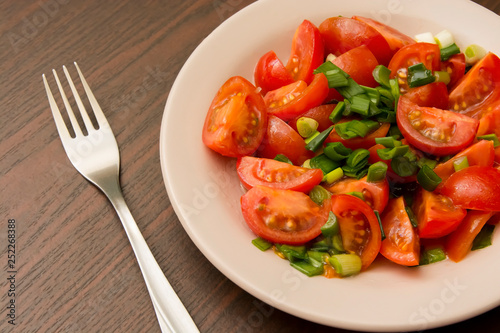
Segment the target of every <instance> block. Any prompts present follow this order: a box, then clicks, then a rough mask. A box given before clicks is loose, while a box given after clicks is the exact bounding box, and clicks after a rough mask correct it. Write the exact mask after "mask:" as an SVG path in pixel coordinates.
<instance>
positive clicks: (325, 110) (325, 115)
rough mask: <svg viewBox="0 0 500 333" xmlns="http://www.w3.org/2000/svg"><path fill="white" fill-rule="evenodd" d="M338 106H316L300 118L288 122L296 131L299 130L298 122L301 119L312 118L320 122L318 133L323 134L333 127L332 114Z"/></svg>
mask: <svg viewBox="0 0 500 333" xmlns="http://www.w3.org/2000/svg"><path fill="white" fill-rule="evenodd" d="M336 105H337V104H323V105H320V106H316V107H314V108H312V109H309V110H307V111H306V112H304V113H303V114H301V115H300V116H298V117H296V118H295V119H292V120H290V121H289V122H288V125H290V126H291V127H292V128H293V129H294V130H297V120H299V118H301V117H307V118H312V119H314V120H316V121H317V122H318V131H320V132H323V131H324V130H326V129H327V128H328V127H330V126H332V122H331V120H330V114H331V113H332V111H333V109H335V106H336Z"/></svg>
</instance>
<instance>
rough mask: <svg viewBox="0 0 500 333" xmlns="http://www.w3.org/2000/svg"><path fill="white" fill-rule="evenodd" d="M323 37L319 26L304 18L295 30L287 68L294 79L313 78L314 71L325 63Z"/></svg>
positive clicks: (306, 79)
mask: <svg viewBox="0 0 500 333" xmlns="http://www.w3.org/2000/svg"><path fill="white" fill-rule="evenodd" d="M324 50H325V47H324V44H323V38H322V37H321V34H320V33H319V30H318V28H317V27H316V26H315V25H314V24H312V23H311V22H309V21H308V20H304V21H303V22H302V24H301V25H300V26H299V27H298V28H297V30H296V31H295V35H294V37H293V42H292V52H291V54H290V58H289V59H288V63H287V64H286V68H287V70H288V72H289V73H290V74H291V75H292V77H293V78H294V80H302V81H306V82H307V83H308V84H309V83H311V81H312V80H313V71H314V70H315V69H316V68H317V67H318V66H319V65H321V64H322V63H323V61H324V59H325V56H324V52H325V51H324Z"/></svg>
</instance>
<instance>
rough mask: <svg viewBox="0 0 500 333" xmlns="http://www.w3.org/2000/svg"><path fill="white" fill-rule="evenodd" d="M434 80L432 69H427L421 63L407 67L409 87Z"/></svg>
mask: <svg viewBox="0 0 500 333" xmlns="http://www.w3.org/2000/svg"><path fill="white" fill-rule="evenodd" d="M435 80H436V78H435V77H434V75H432V71H430V70H428V69H427V68H426V67H425V65H424V64H423V63H418V64H415V65H412V66H410V67H408V86H410V88H415V87H420V86H423V85H426V84H429V83H432V82H434V81H435Z"/></svg>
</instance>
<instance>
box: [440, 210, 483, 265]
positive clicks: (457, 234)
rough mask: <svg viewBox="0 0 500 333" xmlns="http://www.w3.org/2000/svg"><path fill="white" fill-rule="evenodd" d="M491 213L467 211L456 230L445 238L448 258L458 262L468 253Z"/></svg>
mask: <svg viewBox="0 0 500 333" xmlns="http://www.w3.org/2000/svg"><path fill="white" fill-rule="evenodd" d="M492 215H493V212H481V211H474V210H469V211H468V212H467V215H466V216H465V218H464V219H463V221H462V223H460V225H459V226H458V228H457V230H455V231H454V232H452V233H451V234H450V235H448V237H446V242H445V247H444V248H445V250H446V253H447V254H448V257H449V258H450V259H451V260H453V261H454V262H459V261H460V260H462V259H463V258H465V256H466V255H467V254H468V253H469V252H470V250H471V248H472V243H473V242H474V238H476V236H477V234H478V233H479V232H480V231H481V229H482V228H483V226H484V225H485V224H486V222H488V220H489V219H490V217H491V216H492Z"/></svg>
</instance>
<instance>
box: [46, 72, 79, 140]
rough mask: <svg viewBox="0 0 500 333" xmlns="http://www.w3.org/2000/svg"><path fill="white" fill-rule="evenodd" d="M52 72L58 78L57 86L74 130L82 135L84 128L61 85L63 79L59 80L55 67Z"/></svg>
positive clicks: (77, 134)
mask: <svg viewBox="0 0 500 333" xmlns="http://www.w3.org/2000/svg"><path fill="white" fill-rule="evenodd" d="M52 73H53V74H54V78H55V79H56V83H57V87H58V88H59V92H60V94H61V97H62V100H63V102H64V107H65V108H66V112H67V113H68V116H69V120H70V122H71V126H72V127H73V130H74V131H75V135H76V136H82V135H83V133H82V129H81V128H80V125H79V124H78V121H77V120H76V117H75V113H74V112H73V109H72V108H71V105H70V104H69V101H68V98H67V97H66V93H65V92H64V89H63V87H62V85H61V81H60V80H59V76H58V75H57V72H56V70H55V69H53V70H52Z"/></svg>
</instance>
